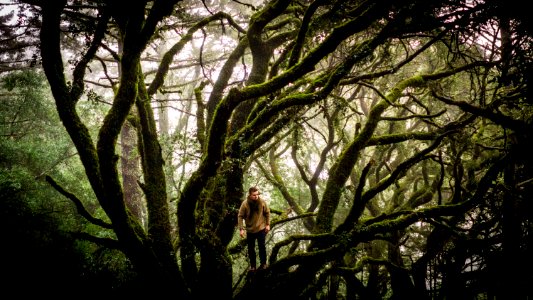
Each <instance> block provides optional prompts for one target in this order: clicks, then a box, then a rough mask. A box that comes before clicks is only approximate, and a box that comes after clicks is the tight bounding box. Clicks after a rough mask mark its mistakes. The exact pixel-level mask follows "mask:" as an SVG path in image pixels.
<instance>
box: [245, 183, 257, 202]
mask: <svg viewBox="0 0 533 300" xmlns="http://www.w3.org/2000/svg"><path fill="white" fill-rule="evenodd" d="M248 199H250V200H253V201H256V200H259V189H258V188H257V187H255V186H252V187H251V188H250V189H248Z"/></svg>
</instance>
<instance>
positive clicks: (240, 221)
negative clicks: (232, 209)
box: [237, 203, 246, 238]
mask: <svg viewBox="0 0 533 300" xmlns="http://www.w3.org/2000/svg"><path fill="white" fill-rule="evenodd" d="M245 217H246V209H245V207H244V203H243V204H241V207H240V208H239V214H238V215H237V226H238V227H239V235H240V236H241V238H243V237H244V234H245V233H246V230H245V229H244V226H245V225H244V218H245Z"/></svg>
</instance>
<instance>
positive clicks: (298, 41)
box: [21, 0, 531, 299]
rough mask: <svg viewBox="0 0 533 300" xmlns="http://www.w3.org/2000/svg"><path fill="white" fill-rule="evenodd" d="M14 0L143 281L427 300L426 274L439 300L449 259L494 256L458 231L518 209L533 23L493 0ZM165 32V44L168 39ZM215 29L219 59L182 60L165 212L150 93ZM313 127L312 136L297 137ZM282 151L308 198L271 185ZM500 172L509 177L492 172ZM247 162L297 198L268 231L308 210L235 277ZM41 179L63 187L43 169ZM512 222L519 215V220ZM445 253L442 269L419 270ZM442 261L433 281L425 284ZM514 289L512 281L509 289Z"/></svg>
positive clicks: (186, 287)
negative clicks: (126, 163)
mask: <svg viewBox="0 0 533 300" xmlns="http://www.w3.org/2000/svg"><path fill="white" fill-rule="evenodd" d="M21 3H26V4H27V5H29V6H24V5H23V6H21V7H22V8H26V7H32V8H35V9H36V14H35V15H32V16H30V15H28V18H33V17H35V18H37V19H39V20H41V21H42V23H41V24H40V33H39V34H40V35H39V40H40V48H39V51H40V52H39V53H40V57H41V59H42V68H43V70H44V72H45V74H46V77H47V79H48V82H49V84H50V87H51V90H52V93H53V96H54V99H55V103H56V109H57V112H58V114H59V117H60V119H61V121H62V123H63V125H64V126H65V128H66V130H67V132H68V135H69V137H70V139H71V140H72V141H73V143H74V145H75V147H76V149H77V151H78V155H79V158H80V161H81V163H82V164H83V166H84V169H85V173H86V176H87V180H88V182H89V183H90V185H91V188H92V190H93V192H94V197H95V198H96V199H97V201H98V203H99V204H100V206H101V208H102V209H103V210H104V211H105V215H106V220H101V221H97V219H92V218H91V220H92V221H93V222H96V223H98V224H100V225H101V226H103V227H104V228H111V229H112V231H113V233H114V234H115V237H116V238H115V239H112V240H106V241H105V242H107V243H108V245H112V247H116V248H119V249H121V250H122V251H123V252H124V254H125V255H126V256H127V257H128V259H129V260H130V261H131V262H132V264H133V265H134V266H135V268H136V270H137V272H138V273H139V274H140V275H141V276H142V277H143V279H144V280H143V283H144V285H142V286H139V288H140V289H143V290H144V289H145V290H146V291H149V292H151V293H164V294H167V293H172V294H173V295H178V296H179V297H182V298H193V299H196V298H200V297H203V296H207V294H206V293H213V292H215V293H216V294H217V295H219V296H220V297H222V298H245V297H247V295H249V293H253V294H254V295H257V294H259V295H263V296H264V297H265V298H271V297H275V296H279V295H284V297H302V296H305V297H311V298H315V297H321V295H322V294H323V292H324V289H323V287H324V286H327V285H326V283H328V282H329V283H330V285H329V286H330V287H331V289H330V290H331V291H335V293H337V292H339V291H340V290H342V289H345V294H346V295H347V296H348V297H356V296H355V295H359V296H361V297H363V296H367V297H372V298H379V297H384V296H389V295H391V294H392V297H397V298H403V297H405V295H412V292H413V291H417V295H418V297H420V298H424V297H428V296H430V295H429V294H428V292H427V288H426V282H427V281H429V280H435V281H437V282H438V283H439V284H438V286H435V287H434V288H433V289H432V290H431V291H430V292H431V293H441V295H447V296H450V295H451V294H450V293H451V292H452V291H453V288H455V287H457V286H460V284H461V283H464V282H471V281H469V279H459V280H461V281H459V282H452V280H451V279H455V278H457V277H453V275H455V274H456V273H460V274H463V272H461V268H462V267H464V266H467V265H468V266H470V267H471V268H473V269H482V270H488V269H489V268H490V267H493V266H494V265H493V264H489V263H487V268H485V265H483V264H480V265H475V264H473V263H472V262H469V259H470V258H471V257H473V256H475V255H481V256H482V257H483V260H482V261H483V262H484V263H486V261H485V259H487V258H488V257H487V254H479V253H467V252H468V251H467V249H468V245H469V244H468V243H466V242H464V243H462V242H463V241H464V240H463V239H466V241H468V239H467V237H470V238H472V239H474V240H479V241H483V242H488V243H490V245H497V243H496V242H491V241H490V236H488V235H486V234H482V233H480V232H483V231H482V230H481V229H479V230H481V231H480V232H477V231H476V229H477V226H478V224H479V226H484V225H487V222H488V223H490V222H491V221H492V220H493V218H496V217H498V216H499V214H498V213H497V211H495V210H494V208H493V207H491V206H490V201H488V199H490V197H493V196H495V195H500V193H503V194H504V195H505V196H502V197H501V199H505V200H502V201H503V202H504V203H507V204H509V206H508V208H509V211H510V213H511V214H514V213H516V212H518V211H521V208H522V207H523V205H525V204H524V203H523V201H519V199H521V197H522V196H523V195H525V194H523V193H524V192H526V191H527V188H525V189H524V190H521V189H520V188H519V187H522V186H526V187H528V186H529V185H528V182H529V181H528V180H529V179H530V175H531V173H530V170H529V169H528V168H527V167H526V166H527V165H528V164H527V163H528V158H527V155H524V153H527V152H524V149H525V148H526V147H530V146H529V145H528V143H527V141H528V139H529V132H530V131H531V123H530V116H531V113H530V109H529V104H530V103H531V98H530V96H529V95H530V93H529V92H528V86H527V83H528V80H529V77H528V76H530V75H526V74H529V73H528V72H527V70H530V66H531V61H530V59H529V58H530V57H531V56H528V55H530V51H531V49H529V46H528V45H529V44H528V42H530V41H531V37H530V36H529V33H528V32H527V31H523V30H521V28H523V27H522V26H524V23H525V22H526V21H525V20H526V18H525V17H524V16H523V15H521V14H517V13H513V11H510V10H508V9H507V7H508V6H507V5H508V4H506V3H501V2H499V1H480V2H468V3H465V2H462V1H444V2H439V3H432V2H427V1H402V0H398V1H372V2H360V1H321V0H317V1H303V2H293V1H267V2H265V3H253V4H249V5H245V4H242V3H240V2H225V1H220V2H218V3H216V4H213V5H212V6H209V5H208V4H207V3H206V2H202V4H203V5H204V6H203V8H202V7H201V6H199V7H197V6H196V5H195V4H196V3H195V2H192V1H191V2H189V1H177V0H176V1H171V0H167V1H134V2H128V3H127V4H126V3H125V2H121V1H67V0H62V1H54V2H53V3H49V2H45V1H37V0H32V1H21ZM125 5H127V6H128V9H127V10H125V9H124V6H125ZM252 12H253V13H252ZM250 13H252V14H250ZM502 20H508V22H507V23H503V22H502V23H500V21H502ZM503 24H507V27H505V30H504V31H501V35H500V31H499V28H500V27H502V28H503V27H504V26H502V25H503ZM65 25H66V27H64V26H65ZM180 26H183V28H181V27H180ZM172 30H175V31H177V32H178V39H177V42H175V41H174V40H171V39H170V38H169V37H168V36H167V35H166V34H168V32H170V31H172ZM200 32H201V33H202V35H197V34H198V33H200ZM221 34H224V36H223V37H224V43H225V44H227V45H231V48H227V47H225V48H219V49H224V51H226V50H227V51H228V52H227V53H225V52H223V54H222V55H221V56H219V57H217V59H212V57H210V56H209V55H213V53H212V52H210V51H204V49H203V47H200V48H199V50H198V53H197V57H195V62H196V63H195V64H193V68H194V67H196V66H200V67H202V74H201V75H202V76H203V77H202V79H201V82H202V83H200V84H197V85H196V87H197V88H198V89H196V92H197V93H196V95H197V97H196V99H195V101H196V105H195V112H196V118H197V120H196V124H197V128H196V138H197V143H198V145H199V146H198V151H199V153H200V155H201V157H200V159H199V160H198V161H197V165H196V166H195V169H194V171H193V172H192V173H191V174H190V176H187V179H186V182H185V184H184V186H183V187H182V189H181V190H178V191H176V194H177V198H178V200H177V204H176V207H175V208H176V210H175V211H173V210H171V209H173V207H174V203H173V202H170V201H169V198H170V194H171V193H170V192H169V189H168V185H167V180H168V176H167V175H166V174H165V161H164V157H163V150H162V147H163V146H164V145H162V144H161V139H160V133H158V128H157V122H156V117H157V113H156V112H154V107H155V105H154V104H153V103H152V102H153V100H154V99H156V98H157V93H158V92H159V91H167V89H166V86H165V83H166V82H167V79H168V78H170V76H171V70H172V68H171V67H172V66H173V64H174V63H175V61H178V62H181V61H182V60H181V57H182V56H180V55H181V54H185V52H186V51H185V50H184V49H185V46H186V45H187V44H188V43H190V42H192V41H193V40H194V38H195V37H198V36H202V38H203V39H204V40H209V41H210V42H212V41H213V40H215V39H217V38H221ZM505 37H507V39H506V38H505ZM500 38H501V40H502V43H499V39H500ZM166 42H170V43H172V42H173V44H171V45H172V46H171V47H169V48H168V49H169V50H168V51H167V52H166V53H165V54H164V55H163V58H162V59H161V60H160V61H157V67H156V71H155V72H148V71H147V69H146V68H147V65H148V64H147V63H146V61H147V59H148V58H149V55H150V54H151V53H152V52H151V51H150V49H151V47H152V46H153V45H156V46H155V48H158V47H157V45H158V44H161V45H162V44H163V43H166ZM117 45H121V47H120V48H119V47H117ZM203 45H204V44H202V46H203ZM210 45H211V44H210ZM67 50H68V51H71V52H69V54H72V55H73V57H74V58H75V59H74V60H72V61H71V62H70V63H72V65H71V67H72V72H71V73H69V72H67V69H66V68H65V63H64V61H63V56H62V55H65V56H66V55H67V54H66V52H65V51H67ZM215 51H216V50H215ZM102 53H107V56H108V57H106V58H105V59H104V58H102V57H101V55H103V54H102ZM190 53H196V52H190ZM528 57H529V58H528ZM205 58H207V59H208V61H206V60H205ZM218 59H220V60H221V63H220V64H217V62H218ZM97 63H99V64H100V65H101V70H102V73H98V75H101V74H104V75H103V76H104V78H106V79H107V80H108V81H109V82H110V85H111V86H112V87H114V88H115V89H114V90H113V94H112V97H111V98H112V101H111V103H110V106H109V107H108V110H107V112H106V114H105V116H104V117H103V120H102V122H101V126H100V128H99V129H98V133H97V135H95V136H93V135H91V133H90V131H89V130H88V128H87V126H86V125H85V124H84V118H83V116H81V115H80V114H79V112H78V109H77V105H78V104H79V102H80V100H82V99H83V97H87V95H88V93H87V91H86V85H88V84H91V82H94V81H92V80H91V73H90V72H88V71H90V70H93V68H94V66H95V65H96V64H97ZM239 63H241V66H240V67H239V66H238V64H239ZM95 70H96V69H95ZM116 70H120V72H118V71H116ZM213 74H216V75H213ZM194 79H195V80H196V79H197V78H194ZM193 84H194V83H193ZM206 89H207V90H206ZM203 90H206V91H207V94H208V97H207V99H205V100H204V99H203V98H202V97H201V92H202V91H203ZM101 93H102V95H103V93H104V92H103V91H101ZM130 121H131V124H134V125H135V130H137V136H138V139H137V140H138V145H137V147H138V152H139V155H140V159H141V166H142V179H141V182H140V183H139V185H140V187H141V190H142V192H143V195H144V200H145V201H146V209H147V214H148V217H147V226H146V228H147V229H146V230H145V227H144V226H142V223H141V220H139V219H138V218H137V217H136V216H135V214H133V213H132V212H131V211H130V210H129V208H128V206H127V205H126V203H127V201H128V199H126V198H125V190H124V186H123V184H122V181H121V177H120V175H121V173H120V168H119V167H118V166H119V159H118V155H117V143H118V140H119V135H120V132H121V129H122V127H123V126H124V124H126V122H130ZM323 124H325V125H323ZM182 134H183V135H186V134H187V132H183V133H182ZM311 134H313V135H314V139H313V141H316V142H317V144H316V148H315V149H313V148H312V147H311V145H310V143H309V142H307V141H306V137H307V136H309V135H311ZM319 136H322V137H323V138H322V139H318V138H317V137H319ZM511 137H512V139H511ZM511 140H512V141H513V142H512V143H510V142H509V141H511ZM288 150H290V151H291V152H290V155H285V154H286V152H287V151H288ZM303 158H309V160H307V161H306V160H304V159H303ZM511 158H512V160H511ZM289 159H291V160H292V163H293V164H294V165H295V167H296V169H297V170H298V173H297V174H296V175H297V176H298V180H301V182H303V184H305V186H306V188H307V189H308V193H309V198H308V199H303V201H301V200H300V199H297V198H295V197H294V195H293V194H292V192H291V190H294V189H295V188H291V187H290V185H291V184H296V183H297V180H293V181H290V182H287V181H283V180H282V178H283V175H281V174H280V170H278V169H277V166H279V165H281V166H283V165H284V164H285V163H286V162H287V161H288V160H289ZM304 161H305V162H306V163H303V162H304ZM170 163H173V162H170ZM267 163H268V164H267ZM510 166H513V167H514V168H517V169H520V171H521V172H519V173H518V174H517V172H515V171H513V170H512V169H507V171H505V170H506V168H510ZM257 170H259V171H257ZM311 170H314V171H311ZM290 171H291V170H285V172H290ZM248 172H256V174H261V172H262V174H264V176H265V178H266V179H267V180H269V181H270V182H271V183H272V185H273V186H275V187H276V189H277V190H278V191H279V193H280V195H281V196H282V197H283V199H284V200H286V202H287V205H288V206H290V207H291V213H290V214H288V215H286V214H281V215H280V217H279V218H278V219H277V220H276V221H275V222H273V226H274V227H276V226H280V227H282V226H284V224H290V223H291V222H294V221H293V220H299V219H302V220H303V226H304V227H305V230H304V231H302V234H296V235H289V236H286V237H285V238H284V239H282V240H280V241H277V242H276V243H275V245H274V246H273V247H272V253H271V256H270V266H269V268H268V269H267V270H266V271H264V272H261V273H260V274H257V275H255V276H251V277H249V278H248V280H246V281H245V282H244V283H243V284H242V285H238V286H237V287H236V288H235V289H234V288H233V283H234V281H235V280H234V278H233V268H232V265H233V264H232V258H231V256H230V251H231V249H232V248H231V246H232V244H231V243H232V240H233V238H234V236H235V224H236V211H237V208H238V205H239V204H240V201H241V199H242V197H243V194H244V193H243V190H244V188H245V187H244V185H245V183H247V181H246V180H247V179H246V178H245V177H247V174H249V173H248ZM311 174H312V175H311ZM510 174H514V175H516V176H518V177H517V178H515V177H514V175H513V178H511V177H510V176H511V175H510ZM168 175H170V174H168ZM502 176H503V177H502ZM502 178H504V180H503V181H501V182H500V181H499V180H501V179H502ZM48 181H49V182H50V183H51V184H52V185H53V186H55V187H56V188H57V189H58V190H59V191H60V192H62V193H63V194H65V195H67V192H66V191H65V190H64V189H61V187H60V185H59V184H58V183H57V182H56V181H55V180H54V179H53V178H52V177H48ZM300 186H302V185H300ZM506 187H509V188H510V189H509V190H508V191H512V192H506V191H507V190H506ZM296 189H299V188H297V187H296ZM516 194H518V195H516ZM68 195H69V197H70V198H71V199H73V200H74V201H76V198H75V197H73V196H72V195H71V194H68ZM498 199H500V197H498ZM485 210H487V212H486V211H485ZM485 213H486V214H485ZM174 214H175V215H174ZM482 216H486V217H487V219H484V218H483V217H482ZM504 217H506V216H505V215H504ZM478 218H479V219H478ZM174 219H175V220H176V223H174V222H173V220H174ZM520 219H521V220H523V223H522V224H528V222H529V220H530V215H522V216H520ZM507 220H508V221H509V219H507ZM504 224H509V225H505V226H511V227H510V228H517V227H519V228H521V227H522V226H524V225H521V224H519V223H515V224H511V223H504ZM506 230H510V231H512V232H516V231H515V230H512V229H505V228H504V230H503V231H502V235H501V236H502V237H505V236H504V235H503V233H504V232H505V231H506ZM463 231H465V232H466V233H467V234H465V235H466V236H465V235H463V234H462V232H463ZM460 238H463V239H460ZM524 238H525V237H524V236H520V235H517V236H514V237H512V238H509V240H506V239H504V243H503V247H504V249H506V248H507V247H510V248H509V251H510V252H509V254H507V255H509V256H507V258H508V259H509V258H510V255H518V257H522V258H524V259H527V258H526V256H525V255H524V254H523V253H524V250H525V249H527V247H529V246H530V243H529V242H528V240H527V239H524ZM435 239H436V240H435ZM457 239H459V240H457ZM93 240H94V241H95V242H104V240H102V239H96V238H95V239H93ZM175 241H177V242H175ZM383 243H384V244H383ZM417 243H420V244H417ZM528 243H529V244H528ZM421 244H425V245H426V247H429V248H427V250H425V251H424V250H421V247H422V246H421ZM289 245H292V246H291V247H289V248H290V249H286V248H287V246H289ZM383 245H386V247H385V246H383ZM506 251H507V250H506ZM367 253H368V254H367ZM511 253H512V254H511ZM469 255H470V257H469ZM406 256H409V258H410V260H407V259H406V258H405V257H406ZM439 257H441V258H443V260H444V262H445V263H440V264H437V267H438V268H439V269H438V270H435V273H434V272H433V270H432V271H428V268H429V264H430V262H431V261H433V260H436V259H437V258H439ZM447 257H453V258H454V260H453V261H455V262H456V263H457V264H456V265H450V264H448V263H449V262H450V261H452V259H450V258H447ZM529 261H530V260H529ZM437 267H436V268H437ZM444 267H446V268H445V269H444ZM436 273H438V274H439V275H437V276H441V275H442V277H433V278H431V277H429V276H430V275H431V274H436ZM358 274H366V275H368V278H367V279H361V278H362V277H360V276H358ZM384 278H388V279H384ZM339 279H342V280H339ZM341 282H342V285H341ZM512 284H513V282H506V283H505V285H504V286H502V287H501V288H500V289H499V290H498V291H496V293H500V292H502V291H508V289H509V288H510V286H511V285H512ZM206 286H209V289H206V288H205V287H206ZM525 288H526V287H525V285H524V286H514V290H515V291H516V293H517V295H518V296H524V295H525V294H524V293H525ZM477 292H487V290H486V289H481V291H477ZM331 297H336V295H331Z"/></svg>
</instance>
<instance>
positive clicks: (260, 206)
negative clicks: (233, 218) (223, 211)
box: [238, 198, 270, 233]
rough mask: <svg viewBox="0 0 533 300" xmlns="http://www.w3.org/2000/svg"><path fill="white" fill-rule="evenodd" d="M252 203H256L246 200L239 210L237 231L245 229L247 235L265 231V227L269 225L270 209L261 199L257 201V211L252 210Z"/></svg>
mask: <svg viewBox="0 0 533 300" xmlns="http://www.w3.org/2000/svg"><path fill="white" fill-rule="evenodd" d="M250 202H252V203H250ZM253 202H256V201H254V200H249V199H246V200H244V201H243V202H242V203H241V207H240V208H239V216H238V221H239V223H238V225H239V229H241V228H246V232H249V233H256V232H259V231H261V230H263V229H265V227H266V226H267V225H270V208H268V205H267V204H266V202H265V201H264V200H263V199H261V198H259V199H257V206H256V208H257V209H253V208H254V203H253ZM243 222H244V223H243ZM244 226H246V227H244Z"/></svg>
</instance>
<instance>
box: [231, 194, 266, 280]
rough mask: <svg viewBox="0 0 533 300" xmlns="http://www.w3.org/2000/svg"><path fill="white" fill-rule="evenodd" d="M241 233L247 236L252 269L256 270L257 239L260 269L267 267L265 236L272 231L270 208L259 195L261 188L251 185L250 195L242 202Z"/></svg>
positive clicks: (240, 211) (240, 213)
mask: <svg viewBox="0 0 533 300" xmlns="http://www.w3.org/2000/svg"><path fill="white" fill-rule="evenodd" d="M238 221H239V224H238V225H239V233H240V235H241V238H244V237H245V236H246V243H247V245H248V259H249V260H250V271H255V270H256V266H257V259H256V255H255V241H256V240H257V244H258V245H257V246H258V248H259V261H260V263H261V264H260V266H259V269H260V270H261V269H265V268H266V267H267V264H266V262H267V256H266V246H265V237H266V234H267V233H268V232H269V231H270V208H269V207H268V205H267V203H266V202H265V201H264V200H263V199H261V197H259V189H258V188H257V187H251V188H250V189H249V190H248V197H246V200H244V201H243V202H242V203H241V207H240V208H239V215H238Z"/></svg>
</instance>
